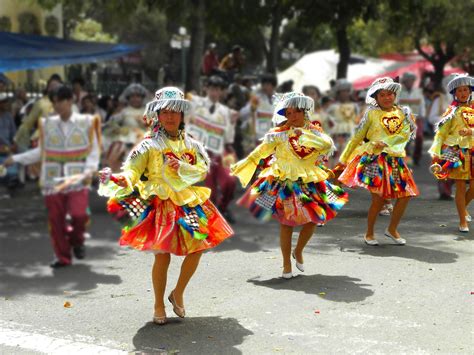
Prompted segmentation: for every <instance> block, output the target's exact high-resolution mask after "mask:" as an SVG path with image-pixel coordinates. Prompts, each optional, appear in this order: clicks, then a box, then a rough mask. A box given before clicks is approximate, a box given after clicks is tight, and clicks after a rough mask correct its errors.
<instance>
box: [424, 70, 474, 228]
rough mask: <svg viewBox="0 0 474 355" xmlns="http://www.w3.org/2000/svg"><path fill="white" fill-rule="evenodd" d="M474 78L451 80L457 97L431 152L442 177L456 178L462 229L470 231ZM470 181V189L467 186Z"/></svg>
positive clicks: (473, 184) (434, 168) (473, 195)
mask: <svg viewBox="0 0 474 355" xmlns="http://www.w3.org/2000/svg"><path fill="white" fill-rule="evenodd" d="M473 90H474V78H472V77H470V76H468V75H467V74H464V75H458V76H456V77H454V78H453V79H452V80H451V81H450V82H449V83H448V91H449V92H450V93H451V94H452V95H453V97H454V101H453V102H452V104H451V105H450V106H449V107H448V109H447V111H446V112H445V113H444V115H443V119H442V120H441V121H440V122H439V124H438V125H437V132H436V136H435V138H434V141H433V145H432V146H431V148H430V150H429V152H430V154H431V156H432V158H433V163H434V164H433V165H432V171H433V173H434V174H435V176H436V177H437V178H438V179H446V178H448V179H453V180H454V181H455V182H456V195H455V200H456V208H457V210H458V214H459V231H460V232H463V233H467V232H469V226H468V222H470V221H471V216H470V214H469V213H468V211H467V206H468V205H469V203H470V202H471V201H472V199H473V198H474V159H473V147H474V137H473V135H474V103H473V101H472V91H473ZM466 182H468V183H469V189H468V190H467V189H466Z"/></svg>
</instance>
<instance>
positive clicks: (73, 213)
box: [4, 86, 101, 268]
mask: <svg viewBox="0 0 474 355" xmlns="http://www.w3.org/2000/svg"><path fill="white" fill-rule="evenodd" d="M51 101H52V103H53V108H54V110H55V112H56V113H57V115H53V116H49V117H43V118H41V120H40V123H39V132H40V134H39V146H38V147H37V148H35V149H31V150H28V151H26V152H24V153H20V154H16V155H12V156H10V157H9V158H8V159H7V160H6V161H5V162H4V165H5V166H9V165H11V164H14V163H20V164H23V165H28V164H33V163H37V162H41V177H40V185H41V190H42V193H43V195H44V196H45V204H46V208H47V210H48V223H49V230H50V235H51V241H52V244H53V249H54V253H55V254H56V258H57V259H56V260H54V261H53V263H52V264H51V265H50V266H51V267H52V268H58V267H64V266H68V265H71V263H72V255H71V254H72V253H71V251H72V252H73V253H74V256H75V257H76V258H77V259H82V258H84V256H85V249H84V241H85V235H84V234H85V231H86V225H87V222H88V221H89V215H88V212H87V208H88V206H89V185H90V181H91V177H92V174H93V173H94V172H95V171H97V169H98V166H99V158H100V146H101V134H100V117H98V116H92V115H83V114H79V113H75V112H73V92H72V90H71V89H70V88H68V87H66V86H60V87H59V88H58V89H57V90H56V91H54V92H53V93H52V95H51ZM66 215H69V216H70V217H71V222H70V225H71V227H72V230H71V229H69V230H68V229H67V224H66Z"/></svg>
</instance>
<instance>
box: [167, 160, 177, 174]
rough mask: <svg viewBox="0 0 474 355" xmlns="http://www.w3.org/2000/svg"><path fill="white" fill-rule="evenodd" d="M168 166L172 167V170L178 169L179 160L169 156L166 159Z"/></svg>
mask: <svg viewBox="0 0 474 355" xmlns="http://www.w3.org/2000/svg"><path fill="white" fill-rule="evenodd" d="M168 166H169V167H170V168H171V169H173V170H174V171H178V169H179V161H178V159H174V158H171V159H170V160H168Z"/></svg>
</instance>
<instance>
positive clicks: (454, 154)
mask: <svg viewBox="0 0 474 355" xmlns="http://www.w3.org/2000/svg"><path fill="white" fill-rule="evenodd" d="M441 159H443V160H446V161H449V162H452V163H455V162H457V161H459V150H457V149H454V148H451V147H448V148H446V149H443V154H442V155H441Z"/></svg>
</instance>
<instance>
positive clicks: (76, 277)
mask: <svg viewBox="0 0 474 355" xmlns="http://www.w3.org/2000/svg"><path fill="white" fill-rule="evenodd" d="M25 190H26V191H22V193H21V194H19V195H18V197H16V198H14V199H11V200H6V201H2V204H1V205H0V294H1V295H2V296H4V295H5V296H14V295H27V294H45V295H51V294H60V293H63V291H64V290H77V291H87V290H92V289H95V288H96V287H97V285H98V284H101V283H105V284H118V283H120V282H121V279H120V277H119V276H116V275H106V274H102V273H99V272H97V271H94V270H93V268H94V266H92V265H96V266H97V261H102V260H110V259H112V258H113V257H114V256H115V255H116V253H117V249H118V246H117V242H116V240H117V239H118V236H119V235H120V232H119V228H118V226H117V225H116V224H112V223H114V222H113V221H112V220H111V218H110V217H109V216H108V215H106V212H105V208H104V207H103V204H104V201H101V200H99V198H98V197H97V196H94V195H93V194H92V193H91V198H90V203H91V208H92V210H93V216H92V220H91V222H92V223H91V226H90V228H89V230H90V233H91V234H92V239H88V240H86V259H85V260H84V262H82V263H78V264H75V265H73V266H71V267H68V268H64V269H59V270H52V269H51V268H50V267H49V263H50V262H51V261H52V259H53V255H54V254H53V250H52V246H51V239H50V237H49V234H48V226H47V217H46V210H45V208H44V204H43V199H42V197H41V196H39V195H38V193H37V192H36V190H35V186H28V187H27V189H26V188H25ZM116 246H117V247H116ZM73 263H77V260H75V259H74V260H73ZM89 263H90V264H89ZM96 266H95V267H96Z"/></svg>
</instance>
